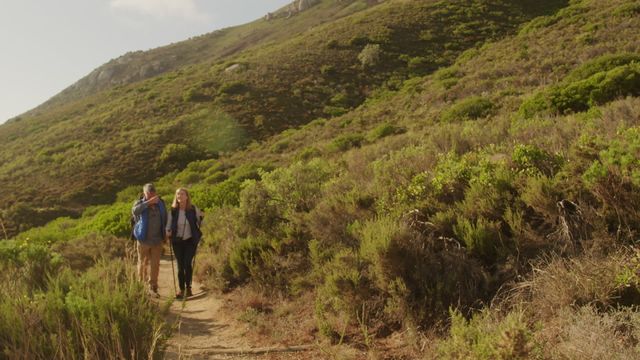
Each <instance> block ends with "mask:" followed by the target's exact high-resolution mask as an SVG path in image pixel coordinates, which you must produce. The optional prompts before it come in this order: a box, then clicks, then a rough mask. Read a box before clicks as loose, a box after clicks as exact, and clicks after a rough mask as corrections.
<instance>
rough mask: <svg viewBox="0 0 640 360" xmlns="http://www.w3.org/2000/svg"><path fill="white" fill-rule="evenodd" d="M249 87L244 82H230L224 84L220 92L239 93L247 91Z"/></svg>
mask: <svg viewBox="0 0 640 360" xmlns="http://www.w3.org/2000/svg"><path fill="white" fill-rule="evenodd" d="M247 89H248V87H247V85H245V84H244V83H242V82H230V83H224V84H222V85H221V86H220V90H219V92H220V93H221V94H227V95H234V94H235V95H237V94H242V93H244V92H246V91H247Z"/></svg>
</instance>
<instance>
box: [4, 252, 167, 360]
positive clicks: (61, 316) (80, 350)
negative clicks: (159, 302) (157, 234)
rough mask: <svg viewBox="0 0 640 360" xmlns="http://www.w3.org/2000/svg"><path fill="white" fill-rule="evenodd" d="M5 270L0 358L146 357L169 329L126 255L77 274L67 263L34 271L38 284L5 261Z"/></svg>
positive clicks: (156, 350)
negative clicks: (37, 273) (55, 269)
mask: <svg viewBox="0 0 640 360" xmlns="http://www.w3.org/2000/svg"><path fill="white" fill-rule="evenodd" d="M32 260H37V259H35V258H33V259H29V260H27V262H28V261H32ZM3 270H4V271H3V278H2V279H0V280H2V281H0V359H142V358H148V359H152V358H156V357H157V356H158V354H159V353H160V351H161V349H162V346H163V343H164V341H165V340H166V336H167V334H168V332H167V330H168V329H167V327H166V326H165V324H164V320H163V319H162V317H161V314H160V311H159V309H158V307H157V306H156V305H155V304H154V303H153V302H151V301H150V300H149V299H148V297H147V296H146V295H145V290H144V286H143V285H142V284H141V283H139V282H138V281H136V277H135V274H134V272H133V267H132V266H131V264H129V263H128V262H127V261H122V260H116V261H110V262H107V261H104V260H103V261H100V262H98V264H97V265H96V266H95V267H93V268H92V269H90V270H89V271H87V272H86V273H84V274H82V275H80V276H78V274H76V273H74V272H73V271H72V270H70V269H68V268H64V269H62V270H59V271H58V272H51V273H47V272H44V273H40V276H42V277H44V278H45V280H44V286H42V287H40V284H38V283H37V282H34V281H33V280H32V279H30V278H29V277H25V276H21V271H20V269H19V268H15V267H14V268H13V270H11V268H10V267H9V266H6V264H5V268H4V269H3ZM10 277H14V278H15V277H17V279H18V281H8V278H10Z"/></svg>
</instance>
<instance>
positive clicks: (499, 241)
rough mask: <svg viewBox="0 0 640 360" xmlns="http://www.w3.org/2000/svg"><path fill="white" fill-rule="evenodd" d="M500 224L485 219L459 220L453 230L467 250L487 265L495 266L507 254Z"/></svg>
mask: <svg viewBox="0 0 640 360" xmlns="http://www.w3.org/2000/svg"><path fill="white" fill-rule="evenodd" d="M500 226H501V225H500V222H497V221H490V220H487V219H485V218H483V217H479V218H477V220H475V221H473V220H469V219H466V218H458V222H457V223H456V225H455V226H454V228H453V231H454V233H455V234H456V236H457V237H458V238H459V239H461V240H462V241H463V242H464V244H465V245H466V247H467V249H468V250H469V251H470V252H471V253H472V254H473V255H475V256H477V257H478V258H479V259H482V261H483V262H484V263H485V264H487V265H490V264H493V263H495V261H496V260H498V257H499V256H500V255H505V254H506V253H507V249H506V244H505V243H506V241H505V239H504V237H503V235H502V233H501V231H500Z"/></svg>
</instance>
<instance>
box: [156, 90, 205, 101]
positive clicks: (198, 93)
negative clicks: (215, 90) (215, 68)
mask: <svg viewBox="0 0 640 360" xmlns="http://www.w3.org/2000/svg"><path fill="white" fill-rule="evenodd" d="M149 95H151V94H149ZM210 99H211V98H210V97H209V96H208V95H207V94H204V93H203V92H202V90H201V89H200V88H198V87H192V88H189V89H188V90H187V91H185V92H184V94H183V95H182V100H184V101H185V102H201V101H208V100H210Z"/></svg>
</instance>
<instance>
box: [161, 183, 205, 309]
mask: <svg viewBox="0 0 640 360" xmlns="http://www.w3.org/2000/svg"><path fill="white" fill-rule="evenodd" d="M202 217H203V214H202V212H201V211H200V209H198V208H197V207H196V206H194V205H193V204H192V203H191V196H190V195H189V191H188V190H187V189H185V188H179V189H178V190H176V195H175V197H174V198H173V203H172V204H171V211H169V213H168V217H167V225H166V230H167V237H168V238H170V239H171V247H172V249H173V253H174V254H175V255H176V262H177V263H178V283H179V286H180V292H178V293H177V294H176V297H177V298H179V299H182V298H186V297H189V296H192V295H193V292H192V291H191V279H192V277H193V259H194V257H195V256H196V249H197V248H198V242H199V241H200V238H201V237H202V232H201V231H200V224H201V223H202Z"/></svg>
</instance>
